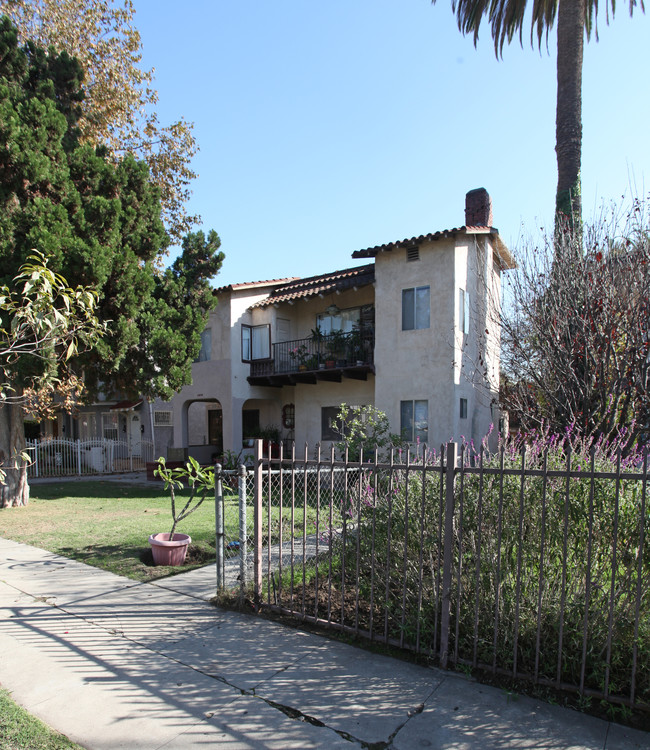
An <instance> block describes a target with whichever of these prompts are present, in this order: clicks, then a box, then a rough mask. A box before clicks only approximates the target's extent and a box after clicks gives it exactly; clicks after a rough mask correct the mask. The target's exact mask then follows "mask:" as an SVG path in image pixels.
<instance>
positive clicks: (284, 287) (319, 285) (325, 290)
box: [252, 263, 375, 307]
mask: <svg viewBox="0 0 650 750" xmlns="http://www.w3.org/2000/svg"><path fill="white" fill-rule="evenodd" d="M374 280H375V265H374V263H369V264H368V265H365V266H357V267H356V268H346V269H344V270H343V271H333V272H332V273H326V274H322V275H320V276H310V277H309V278H306V279H291V280H289V281H287V282H286V283H283V284H278V286H277V287H275V288H274V289H273V291H272V292H271V294H270V295H269V296H268V297H267V298H266V299H263V300H260V301H259V302H256V303H255V304H254V305H252V307H268V306H269V305H276V304H278V303H280V302H291V301H293V300H295V299H306V298H308V297H314V296H316V295H319V294H332V292H342V291H344V290H345V289H352V288H353V287H355V286H366V285H367V284H372V283H373V282H374Z"/></svg>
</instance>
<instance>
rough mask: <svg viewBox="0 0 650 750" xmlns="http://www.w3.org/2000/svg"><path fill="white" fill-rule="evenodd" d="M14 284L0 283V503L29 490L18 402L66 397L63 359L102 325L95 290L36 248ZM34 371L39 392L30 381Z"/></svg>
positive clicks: (70, 381) (70, 380)
mask: <svg viewBox="0 0 650 750" xmlns="http://www.w3.org/2000/svg"><path fill="white" fill-rule="evenodd" d="M13 287H14V288H13V289H12V288H10V287H8V286H3V287H0V315H1V316H2V317H1V318H0V374H1V376H2V380H0V507H6V506H8V505H12V504H14V503H15V501H16V499H17V498H22V499H24V498H25V497H26V496H28V493H29V488H28V487H27V476H26V469H25V462H26V460H28V457H26V456H25V455H24V454H23V452H22V449H23V448H24V441H23V439H22V437H23V436H22V433H21V431H20V429H18V428H19V427H20V425H21V423H22V420H21V416H20V415H21V408H25V405H26V404H27V409H28V410H29V411H33V410H34V408H35V400H36V397H37V395H38V397H40V399H41V400H43V398H46V399H47V400H48V401H49V402H50V403H51V401H52V396H53V394H57V395H58V396H59V397H60V398H63V399H65V398H66V396H67V395H68V394H70V392H71V391H70V387H71V386H72V387H73V388H75V390H76V385H77V383H76V379H75V377H74V376H69V374H68V373H67V363H68V362H69V360H70V359H71V358H72V357H73V356H74V355H75V354H77V353H78V352H80V351H83V350H84V349H85V348H87V347H89V346H91V345H92V344H93V343H94V342H95V341H96V340H97V339H98V338H99V337H101V336H102V335H103V334H104V331H105V326H103V325H101V324H100V322H99V321H98V320H97V317H96V316H95V309H96V305H97V294H96V293H95V292H94V291H92V290H89V289H84V288H83V287H81V286H77V287H76V288H75V289H72V288H71V287H69V286H68V283H67V281H66V280H65V279H64V278H63V277H62V276H60V275H59V274H55V273H53V271H52V270H51V269H50V268H49V267H48V262H47V259H46V258H44V257H43V256H42V255H41V254H40V253H36V252H35V253H34V254H33V255H32V256H31V257H30V258H29V259H28V262H27V263H25V264H24V265H23V266H22V267H21V269H20V271H19V273H18V274H17V276H16V278H15V279H14V284H13ZM34 364H35V365H36V367H30V366H31V365H34ZM30 370H31V372H30ZM35 373H37V374H38V394H37V391H36V389H34V388H30V387H29V386H31V385H32V381H33V378H34V374H35ZM21 504H24V502H23V503H21Z"/></svg>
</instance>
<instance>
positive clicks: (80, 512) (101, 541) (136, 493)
mask: <svg viewBox="0 0 650 750" xmlns="http://www.w3.org/2000/svg"><path fill="white" fill-rule="evenodd" d="M187 497H188V493H187V491H182V492H179V493H177V511H178V509H179V508H178V504H179V502H182V503H183V504H184V502H185V501H184V500H183V498H185V499H187ZM170 507H171V506H170V501H169V496H168V495H167V494H166V493H165V491H164V489H163V486H162V484H160V485H153V486H152V487H151V488H148V487H136V486H128V485H124V484H122V483H119V482H110V481H103V480H99V481H81V482H57V481H56V480H54V481H52V482H50V483H48V484H37V485H33V486H32V487H31V497H30V501H29V504H28V505H27V506H26V507H25V508H6V509H3V510H0V536H4V537H6V538H8V539H13V540H14V541H17V542H24V543H25V544H31V545H34V546H35V547H40V548H42V549H46V550H49V551H50V552H56V553H58V554H60V555H64V556H65V557H70V558H72V559H74V560H80V561H81V562H85V563H87V564H88V565H94V566H95V567H97V568H103V569H104V570H109V571H111V572H112V573H117V574H119V575H123V576H128V577H129V578H133V579H135V580H138V581H150V580H153V579H155V578H164V577H165V576H169V575H173V574H175V573H181V572H185V571H187V570H191V569H192V568H197V567H200V566H201V565H205V564H207V563H209V562H212V561H214V559H215V546H214V545H215V533H214V530H215V521H214V498H213V496H208V498H207V499H206V500H205V502H204V503H203V505H201V506H200V507H199V508H198V510H197V511H196V512H195V513H193V514H192V515H191V516H189V517H188V518H186V519H185V520H184V521H182V522H181V523H180V524H179V527H178V528H177V531H182V532H183V533H185V534H189V535H190V536H191V537H192V545H191V548H190V554H189V555H188V557H189V559H190V562H189V564H186V565H184V566H182V567H176V568H171V567H164V566H159V567H155V566H154V565H153V560H152V558H151V550H150V548H149V543H148V539H149V535H150V534H154V533H158V532H161V531H165V532H168V531H169V530H170V529H171V524H172V521H171V510H170ZM181 507H182V505H181ZM250 515H251V518H250V521H251V524H252V511H251V514H250ZM225 525H226V529H225V530H226V539H237V538H238V536H239V534H238V510H237V497H236V495H234V496H228V497H226V499H225Z"/></svg>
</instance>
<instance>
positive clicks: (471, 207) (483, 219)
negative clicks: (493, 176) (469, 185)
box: [465, 188, 492, 227]
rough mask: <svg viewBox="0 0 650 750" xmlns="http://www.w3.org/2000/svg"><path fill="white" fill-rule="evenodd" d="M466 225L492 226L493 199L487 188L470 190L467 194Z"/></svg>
mask: <svg viewBox="0 0 650 750" xmlns="http://www.w3.org/2000/svg"><path fill="white" fill-rule="evenodd" d="M465 226H466V227H491V226H492V199H491V198H490V196H489V195H488V191H487V190H486V189H485V188H476V190H470V191H469V193H467V195H466V196H465Z"/></svg>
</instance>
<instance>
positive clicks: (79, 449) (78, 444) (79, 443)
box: [77, 440, 81, 476]
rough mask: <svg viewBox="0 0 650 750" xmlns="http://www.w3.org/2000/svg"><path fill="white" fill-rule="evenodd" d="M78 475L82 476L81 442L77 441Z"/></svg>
mask: <svg viewBox="0 0 650 750" xmlns="http://www.w3.org/2000/svg"><path fill="white" fill-rule="evenodd" d="M77 474H78V475H79V476H81V440H77Z"/></svg>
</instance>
